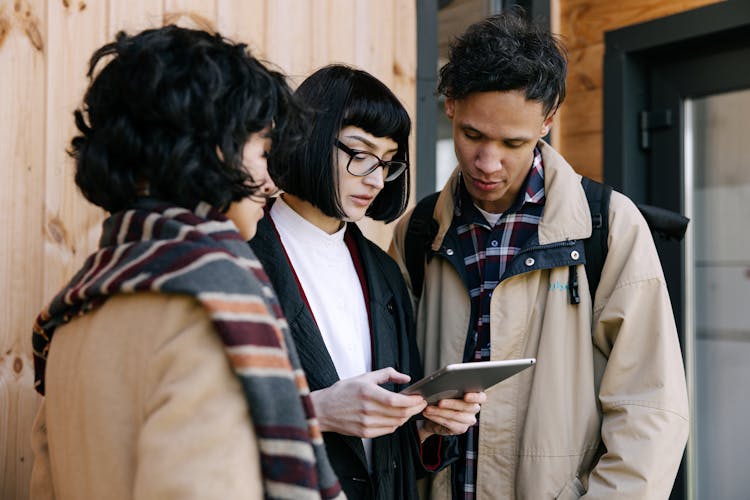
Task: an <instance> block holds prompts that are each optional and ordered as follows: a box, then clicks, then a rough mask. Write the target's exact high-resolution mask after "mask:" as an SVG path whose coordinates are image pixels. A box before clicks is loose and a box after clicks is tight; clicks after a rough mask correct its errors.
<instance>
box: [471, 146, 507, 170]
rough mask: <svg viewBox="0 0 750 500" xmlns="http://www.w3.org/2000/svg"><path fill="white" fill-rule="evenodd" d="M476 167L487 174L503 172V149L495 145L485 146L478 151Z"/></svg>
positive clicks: (475, 159)
mask: <svg viewBox="0 0 750 500" xmlns="http://www.w3.org/2000/svg"><path fill="white" fill-rule="evenodd" d="M474 166H475V167H476V168H477V169H478V170H480V171H482V172H485V173H491V172H496V171H498V170H501V169H502V168H503V151H502V148H500V147H498V146H496V145H493V144H485V145H483V146H482V147H480V148H479V149H477V152H476V156H475V157H474Z"/></svg>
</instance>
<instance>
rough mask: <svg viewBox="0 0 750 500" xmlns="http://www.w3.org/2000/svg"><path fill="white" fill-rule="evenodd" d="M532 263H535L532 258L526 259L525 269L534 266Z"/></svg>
mask: <svg viewBox="0 0 750 500" xmlns="http://www.w3.org/2000/svg"><path fill="white" fill-rule="evenodd" d="M534 262H536V261H535V260H534V259H533V258H532V257H529V258H528V259H526V262H525V264H526V266H527V267H531V266H533V265H534Z"/></svg>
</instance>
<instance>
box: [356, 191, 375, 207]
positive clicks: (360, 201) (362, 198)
mask: <svg viewBox="0 0 750 500" xmlns="http://www.w3.org/2000/svg"><path fill="white" fill-rule="evenodd" d="M351 199H352V200H353V201H354V203H355V204H356V205H359V206H363V207H364V206H367V205H369V204H370V203H372V200H373V199H375V197H374V196H371V195H364V194H363V195H351Z"/></svg>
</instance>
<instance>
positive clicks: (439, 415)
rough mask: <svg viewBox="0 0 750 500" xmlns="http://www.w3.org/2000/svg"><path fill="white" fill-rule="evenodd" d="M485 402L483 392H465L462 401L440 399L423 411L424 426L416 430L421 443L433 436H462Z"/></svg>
mask: <svg viewBox="0 0 750 500" xmlns="http://www.w3.org/2000/svg"><path fill="white" fill-rule="evenodd" d="M485 401H487V395H486V394H485V393H484V392H467V393H466V394H464V397H463V399H441V400H440V401H438V404H437V405H430V406H428V407H427V408H425V409H424V411H423V412H422V415H424V417H425V419H426V420H425V422H424V425H423V426H422V427H421V428H419V429H418V431H419V440H420V441H421V442H423V441H424V440H425V439H427V438H428V437H430V436H431V435H433V434H440V435H442V436H450V435H456V434H463V433H464V432H466V431H467V430H468V429H469V427H471V426H472V425H474V424H475V423H476V421H477V413H479V410H480V409H481V408H482V406H481V405H482V403H484V402H485Z"/></svg>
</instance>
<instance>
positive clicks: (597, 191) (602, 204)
mask: <svg viewBox="0 0 750 500" xmlns="http://www.w3.org/2000/svg"><path fill="white" fill-rule="evenodd" d="M581 185H582V186H583V190H584V192H585V193H586V200H587V201H588V203H589V209H590V211H591V224H592V231H591V236H590V237H589V238H587V239H586V240H585V241H584V242H583V245H584V251H585V252H586V264H585V266H584V267H585V269H586V278H587V280H588V283H589V291H590V292H591V298H592V301H593V298H594V296H595V295H596V289H597V287H598V286H599V278H600V277H601V274H602V267H604V261H605V260H606V259H607V249H608V245H607V238H608V237H609V199H610V197H611V195H612V188H611V187H610V186H607V185H606V184H602V183H600V182H597V181H595V180H593V179H589V178H588V177H582V178H581ZM439 194H440V193H439V192H438V193H433V194H431V195H429V196H427V197H425V198H424V199H422V200H421V201H420V202H419V203H417V206H416V207H414V212H412V216H411V219H410V220H409V225H408V226H407V228H406V235H405V238H404V261H405V262H404V264H405V265H406V269H407V270H408V272H409V279H410V280H411V286H412V291H413V292H414V295H415V296H416V297H419V296H421V295H422V285H423V283H424V267H425V255H426V254H427V252H428V251H429V247H430V245H431V243H432V240H433V239H434V238H435V235H436V234H437V229H438V227H437V222H435V220H434V219H433V218H432V213H433V212H434V210H435V204H436V203H437V199H438V195H439ZM638 209H639V210H640V211H641V214H643V218H644V219H646V222H647V223H648V226H649V228H650V229H651V231H652V232H654V233H656V234H657V235H658V236H660V237H662V238H665V239H674V240H676V241H680V240H682V238H683V237H684V236H685V231H686V230H687V225H688V222H689V221H690V219H688V218H687V217H684V216H682V215H681V214H678V213H677V212H672V211H671V210H666V209H664V208H659V207H654V206H651V205H642V204H639V205H638Z"/></svg>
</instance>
